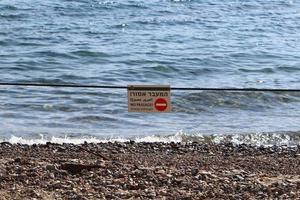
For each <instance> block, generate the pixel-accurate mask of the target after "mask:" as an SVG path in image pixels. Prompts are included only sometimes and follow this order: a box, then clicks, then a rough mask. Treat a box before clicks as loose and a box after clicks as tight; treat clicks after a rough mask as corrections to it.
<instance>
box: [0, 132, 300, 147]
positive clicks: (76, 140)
mask: <svg viewBox="0 0 300 200" xmlns="http://www.w3.org/2000/svg"><path fill="white" fill-rule="evenodd" d="M129 141H135V142H137V143H141V142H149V143H155V142H160V143H170V142H175V143H191V142H199V143H216V144H218V143H226V142H231V143H233V144H236V145H239V144H249V145H254V146H273V145H277V146H282V145H286V146H297V145H300V132H286V133H252V134H200V133H194V134H186V133H183V132H178V133H176V134H173V135H167V136H160V135H151V136H143V137H134V138H122V137H114V138H97V137H68V136H65V137H55V136H52V137H48V138H47V137H44V136H43V135H41V136H40V138H31V139H29V138H23V137H17V136H11V137H10V138H8V139H4V140H2V142H9V143H12V144H17V143H19V144H28V145H32V144H45V143H47V142H51V143H57V144H63V143H72V144H82V143H84V142H87V143H107V142H129Z"/></svg>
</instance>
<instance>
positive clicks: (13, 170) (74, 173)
mask: <svg viewBox="0 0 300 200" xmlns="http://www.w3.org/2000/svg"><path fill="white" fill-rule="evenodd" d="M299 165H300V148H299V146H294V147H288V146H271V147H257V146H250V145H243V144H242V145H233V144H232V143H223V144H215V143H205V144H203V143H196V142H194V143H188V144H184V143H174V142H171V143H145V142H144V143H143V142H141V143H136V142H133V141H132V142H125V143H119V142H115V143H111V142H108V143H84V144H81V145H74V144H54V143H49V142H48V143H46V144H34V145H26V144H10V143H8V142H2V143H0V180H1V181H0V194H1V195H0V199H28V198H36V199H268V198H271V199H274V198H286V199H295V198H299V197H300V167H299Z"/></svg>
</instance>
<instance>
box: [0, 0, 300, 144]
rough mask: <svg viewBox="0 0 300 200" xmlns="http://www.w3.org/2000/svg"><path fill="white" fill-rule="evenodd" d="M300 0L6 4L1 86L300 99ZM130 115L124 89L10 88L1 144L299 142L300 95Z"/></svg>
mask: <svg viewBox="0 0 300 200" xmlns="http://www.w3.org/2000/svg"><path fill="white" fill-rule="evenodd" d="M299 33H300V2H299V1H296V0H294V1H293V0H253V1H244V0H234V1H221V0H206V1H204V0H189V1H188V0H173V1H172V0H147V1H137V0H136V1H135V0H119V1H102V0H78V1H71V0H51V1H50V0H43V1H40V0H26V1H25V0H2V1H0V70H1V73H0V80H1V81H5V82H34V83H52V84H53V83H68V84H97V85H121V86H126V85H127V84H170V85H171V86H173V87H257V88H298V89H299V88H300V34H299ZM172 101H173V112H172V113H169V114H140V113H128V112H127V97H126V91H125V90H108V89H103V90H101V89H97V90H96V89H70V88H66V89H64V88H24V87H4V86H2V87H0V119H1V120H0V127H1V129H0V134H1V137H2V138H3V137H10V136H11V135H15V136H22V137H39V134H43V135H46V136H53V135H54V136H64V135H69V136H73V137H78V136H83V135H84V136H86V135H88V136H96V137H116V136H120V137H129V136H141V135H153V134H156V135H170V134H175V133H178V132H179V131H183V132H185V133H191V134H192V133H193V134H194V133H204V134H206V133H207V134H211V133H213V134H219V133H254V132H255V133H257V132H280V131H283V132H286V131H296V132H297V131H300V119H299V117H300V93H270V92H266V93H262V92H208V91H206V92H195V91H194V92H193V91H191V92H180V91H173V93H172Z"/></svg>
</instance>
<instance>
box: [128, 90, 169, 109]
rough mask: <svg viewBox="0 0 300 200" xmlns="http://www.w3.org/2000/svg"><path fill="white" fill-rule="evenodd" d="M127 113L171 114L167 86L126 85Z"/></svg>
mask: <svg viewBox="0 0 300 200" xmlns="http://www.w3.org/2000/svg"><path fill="white" fill-rule="evenodd" d="M127 96H128V112H171V91H170V86H169V85H128V87H127Z"/></svg>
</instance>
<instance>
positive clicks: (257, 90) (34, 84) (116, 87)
mask: <svg viewBox="0 0 300 200" xmlns="http://www.w3.org/2000/svg"><path fill="white" fill-rule="evenodd" d="M0 86H23V87H64V88H102V89H128V87H127V86H113V85H74V84H48V83H8V82H0ZM136 89H138V88H136ZM170 89H171V90H182V91H245V92H300V89H286V88H277V89H276V88H201V87H199V88H188V87H171V88H170Z"/></svg>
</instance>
